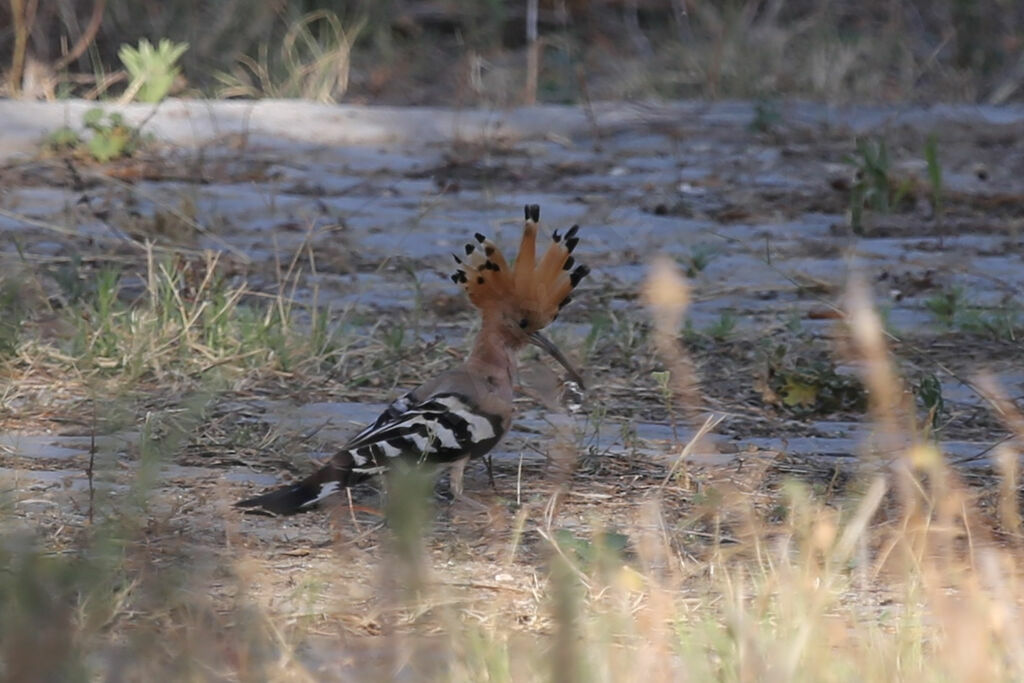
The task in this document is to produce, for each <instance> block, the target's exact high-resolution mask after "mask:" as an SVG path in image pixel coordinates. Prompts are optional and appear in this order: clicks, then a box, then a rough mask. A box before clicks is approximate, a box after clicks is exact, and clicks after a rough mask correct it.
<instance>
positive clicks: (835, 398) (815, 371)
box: [763, 344, 867, 415]
mask: <svg viewBox="0 0 1024 683" xmlns="http://www.w3.org/2000/svg"><path fill="white" fill-rule="evenodd" d="M763 393H764V397H765V399H766V401H767V402H768V403H772V404H775V405H777V406H780V407H782V408H784V409H785V410H787V411H789V412H793V413H796V414H800V415H811V414H819V415H820V414H829V413H834V412H838V411H853V412H862V411H863V410H864V408H865V406H866V402H867V395H866V393H865V390H864V386H863V385H862V384H861V383H860V381H859V380H858V379H857V378H856V377H854V376H851V375H848V374H844V373H840V372H839V371H838V368H837V367H836V365H835V363H834V362H833V361H832V360H831V359H829V358H827V357H825V356H822V355H821V354H817V353H813V352H801V353H793V351H792V349H789V348H788V347H786V346H785V345H783V344H778V345H775V346H774V347H772V348H771V349H770V350H769V351H768V353H767V354H766V372H765V381H764V385H763Z"/></svg>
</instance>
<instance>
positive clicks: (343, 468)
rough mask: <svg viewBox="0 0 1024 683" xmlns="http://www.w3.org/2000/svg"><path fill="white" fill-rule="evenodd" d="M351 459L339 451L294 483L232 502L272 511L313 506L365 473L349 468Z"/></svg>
mask: <svg viewBox="0 0 1024 683" xmlns="http://www.w3.org/2000/svg"><path fill="white" fill-rule="evenodd" d="M355 464H356V463H355V460H354V459H353V457H352V454H351V453H350V452H348V451H341V452H340V453H338V454H337V455H335V456H334V457H333V458H331V461H330V462H329V463H327V464H326V465H324V466H323V467H321V468H320V469H319V470H317V471H316V472H314V473H313V474H311V475H309V476H308V477H306V478H305V479H303V480H302V481H300V482H299V483H297V484H291V485H289V486H282V487H281V488H278V489H275V490H273V491H269V492H267V493H264V494H262V495H259V496H256V497H254V498H247V499H245V500H241V501H239V502H237V503H235V507H239V508H249V511H250V512H262V513H264V514H273V515H294V514H296V513H299V512H305V511H306V510H310V509H312V508H314V507H316V506H317V505H318V504H319V503H320V501H322V500H323V499H324V498H327V497H328V496H330V495H331V494H333V493H335V492H338V491H341V490H343V489H344V488H346V487H348V486H352V485H353V484H355V483H357V482H358V481H359V480H361V479H363V478H365V477H366V474H365V473H363V472H353V468H354V467H355Z"/></svg>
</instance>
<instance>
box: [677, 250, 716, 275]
mask: <svg viewBox="0 0 1024 683" xmlns="http://www.w3.org/2000/svg"><path fill="white" fill-rule="evenodd" d="M717 255H718V250H717V249H715V248H714V247H709V246H705V245H698V246H696V247H694V248H693V250H692V252H691V253H690V256H689V257H688V258H687V259H686V264H685V265H686V270H685V272H686V277H688V278H690V279H693V278H695V277H697V276H698V275H700V274H701V273H703V272H704V270H705V269H706V268H707V267H708V266H709V265H710V264H711V261H713V260H714V258H715V256H717Z"/></svg>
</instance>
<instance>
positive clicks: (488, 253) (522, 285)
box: [452, 204, 590, 331]
mask: <svg viewBox="0 0 1024 683" xmlns="http://www.w3.org/2000/svg"><path fill="white" fill-rule="evenodd" d="M525 209H526V211H525V213H526V225H525V226H524V227H523V239H522V241H521V242H520V244H519V253H518V254H517V255H516V260H515V264H514V265H512V266H509V264H508V261H507V260H506V259H505V256H504V255H503V254H502V253H501V250H500V249H498V247H497V246H496V245H495V244H494V242H492V241H491V240H489V239H487V238H486V237H485V236H484V235H482V234H480V233H477V234H476V235H475V237H476V244H473V243H470V244H467V245H466V246H465V255H464V256H459V255H456V254H453V256H454V257H455V262H456V263H458V264H459V268H458V270H456V271H455V273H454V274H453V275H452V281H453V282H455V283H457V284H461V285H462V286H463V287H464V288H465V290H466V293H467V294H468V295H469V300H470V301H471V302H472V303H473V305H474V306H476V307H477V308H479V309H480V311H481V312H482V313H484V314H485V315H486V314H487V313H488V312H491V311H500V310H502V309H503V308H504V309H506V310H510V311H516V310H519V311H527V312H529V314H530V316H529V326H528V327H529V329H527V328H526V327H524V329H527V331H534V330H539V329H541V328H543V327H545V326H546V325H548V324H549V323H551V321H552V320H554V319H555V317H556V316H557V315H558V312H559V311H560V310H561V309H562V307H564V306H565V305H566V304H568V303H569V301H570V300H571V297H570V296H569V295H570V292H572V290H573V289H574V288H575V287H576V285H578V284H579V282H580V280H582V279H583V278H584V277H585V276H586V275H587V273H589V272H590V269H589V268H588V267H587V266H585V265H583V264H580V265H575V259H574V258H573V256H572V252H573V250H574V249H575V248H576V244H577V243H578V242H579V238H578V237H577V236H576V233H577V231H578V230H579V226H578V225H574V226H572V227H571V228H569V230H568V231H566V233H565V235H559V234H558V231H557V230H555V231H554V233H552V235H551V244H550V245H548V248H547V251H545V252H544V255H543V256H541V258H540V260H537V228H538V221H539V220H540V207H539V206H537V205H536V204H528V205H527V206H526V207H525ZM574 266H575V267H574ZM524 320H525V319H524Z"/></svg>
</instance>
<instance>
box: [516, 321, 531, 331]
mask: <svg viewBox="0 0 1024 683" xmlns="http://www.w3.org/2000/svg"><path fill="white" fill-rule="evenodd" d="M529 326H530V321H529V320H527V319H526V318H523V319H522V320H520V321H519V327H521V328H523V329H524V330H525V329H526V328H527V327H529Z"/></svg>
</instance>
